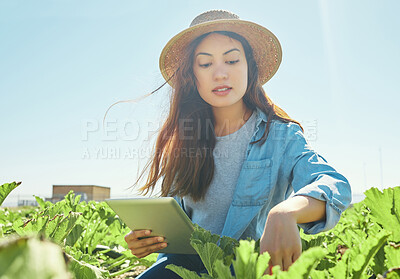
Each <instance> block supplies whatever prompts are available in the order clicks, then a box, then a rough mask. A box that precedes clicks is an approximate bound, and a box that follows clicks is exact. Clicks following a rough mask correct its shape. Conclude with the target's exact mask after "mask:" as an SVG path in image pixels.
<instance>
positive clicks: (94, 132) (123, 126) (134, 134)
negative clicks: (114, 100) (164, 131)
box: [81, 119, 161, 142]
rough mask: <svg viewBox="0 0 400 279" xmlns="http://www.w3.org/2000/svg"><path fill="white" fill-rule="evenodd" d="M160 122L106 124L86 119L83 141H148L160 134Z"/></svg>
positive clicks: (82, 133) (134, 121)
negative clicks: (95, 139)
mask: <svg viewBox="0 0 400 279" xmlns="http://www.w3.org/2000/svg"><path fill="white" fill-rule="evenodd" d="M160 127H161V123H160V122H156V121H142V122H139V121H137V120H132V119H123V120H109V121H105V122H104V126H103V125H102V124H101V121H98V120H94V119H85V120H83V121H82V123H81V140H82V141H89V140H91V139H94V138H97V139H100V140H101V141H107V142H111V141H136V140H139V139H140V140H141V141H143V140H144V141H148V140H150V138H151V137H152V136H153V135H154V134H155V133H157V132H158V130H159V128H160Z"/></svg>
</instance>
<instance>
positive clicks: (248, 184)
mask: <svg viewBox="0 0 400 279" xmlns="http://www.w3.org/2000/svg"><path fill="white" fill-rule="evenodd" d="M271 167H272V160H271V159H264V160H259V161H245V162H244V163H243V166H242V169H241V172H240V175H239V179H238V182H237V185H236V191H235V194H234V196H233V201H232V204H233V205H235V206H253V205H262V204H264V203H265V202H266V201H267V199H268V197H269V193H270V190H271Z"/></svg>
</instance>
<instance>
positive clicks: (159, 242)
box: [125, 230, 167, 258]
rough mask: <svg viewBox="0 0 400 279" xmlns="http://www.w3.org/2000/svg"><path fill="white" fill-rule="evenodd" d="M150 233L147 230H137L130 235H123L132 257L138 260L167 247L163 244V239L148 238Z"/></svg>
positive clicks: (157, 237) (156, 237)
mask: <svg viewBox="0 0 400 279" xmlns="http://www.w3.org/2000/svg"><path fill="white" fill-rule="evenodd" d="M150 233H151V232H150V231H149V230H138V231H131V232H130V233H128V234H127V235H125V241H126V243H127V244H128V248H129V250H131V252H132V254H133V255H135V256H136V257H138V258H144V257H146V256H147V255H150V254H151V253H154V252H157V251H158V250H160V249H163V248H165V247H167V243H166V242H164V240H165V239H164V237H161V236H154V237H148V236H149V235H150ZM143 237H145V238H143ZM139 238H143V239H139Z"/></svg>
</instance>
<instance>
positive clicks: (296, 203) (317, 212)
mask: <svg viewBox="0 0 400 279" xmlns="http://www.w3.org/2000/svg"><path fill="white" fill-rule="evenodd" d="M282 213H284V214H288V215H289V216H291V217H292V218H293V219H294V220H295V221H296V223H297V224H302V223H309V222H314V221H319V220H323V219H325V214H326V202H325V201H320V200H317V199H314V198H311V197H308V196H295V197H291V198H289V199H287V200H285V201H283V202H281V203H279V204H278V205H276V206H275V207H273V208H272V209H271V212H270V214H282Z"/></svg>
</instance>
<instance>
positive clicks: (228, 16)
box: [160, 10, 282, 86]
mask: <svg viewBox="0 0 400 279" xmlns="http://www.w3.org/2000/svg"><path fill="white" fill-rule="evenodd" d="M213 31H231V32H235V33H237V34H239V35H241V36H242V37H244V38H245V39H246V40H247V41H248V42H249V44H250V46H251V47H252V48H253V55H254V59H255V61H256V62H257V66H258V74H259V81H260V83H261V84H265V83H266V82H267V81H268V80H270V79H271V78H272V76H273V75H274V74H275V73H276V71H277V70H278V68H279V65H280V63H281V61H282V48H281V45H280V43H279V41H278V39H277V38H276V37H275V35H274V34H272V32H271V31H269V30H268V29H266V28H265V27H263V26H261V25H258V24H256V23H253V22H250V21H245V20H241V19H239V16H237V15H235V14H234V13H231V12H229V11H223V10H212V11H207V12H205V13H202V14H200V15H198V16H197V17H195V19H193V21H192V23H191V24H190V26H189V28H187V29H185V30H183V31H182V32H180V33H178V34H177V35H175V36H174V37H173V38H172V39H171V40H169V42H168V43H167V44H166V45H165V47H164V49H163V50H162V52H161V55H160V70H161V74H162V75H163V77H164V79H165V80H166V81H168V83H169V84H170V85H171V86H172V81H171V77H172V76H173V75H174V73H175V71H176V70H177V69H178V67H179V64H180V61H181V59H182V53H183V50H184V49H185V48H186V47H187V46H188V45H189V44H190V42H191V41H193V40H194V39H195V38H197V37H199V36H201V35H203V34H205V33H209V32H213Z"/></svg>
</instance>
